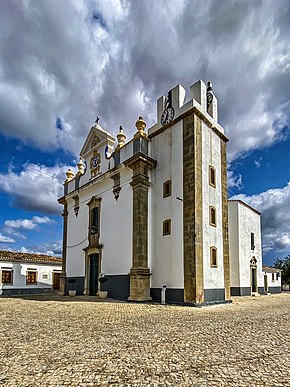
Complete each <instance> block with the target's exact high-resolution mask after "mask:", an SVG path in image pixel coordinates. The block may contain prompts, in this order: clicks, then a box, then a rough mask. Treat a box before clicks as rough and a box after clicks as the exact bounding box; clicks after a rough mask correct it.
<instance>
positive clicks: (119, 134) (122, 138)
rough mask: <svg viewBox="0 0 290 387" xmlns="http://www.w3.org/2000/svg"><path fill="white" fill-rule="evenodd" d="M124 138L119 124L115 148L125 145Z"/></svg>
mask: <svg viewBox="0 0 290 387" xmlns="http://www.w3.org/2000/svg"><path fill="white" fill-rule="evenodd" d="M126 138H127V136H126V135H125V134H124V131H123V126H122V125H120V128H119V133H118V134H117V139H118V145H117V149H120V148H122V146H124V145H125V141H126Z"/></svg>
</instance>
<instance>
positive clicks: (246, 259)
mask: <svg viewBox="0 0 290 387" xmlns="http://www.w3.org/2000/svg"><path fill="white" fill-rule="evenodd" d="M260 216H261V214H260V212H259V211H257V210H256V209H255V208H253V207H251V206H249V205H248V204H246V203H244V202H243V201H241V200H229V250H230V268H231V295H232V296H250V295H257V294H264V292H265V291H264V277H263V273H262V242H261V221H260Z"/></svg>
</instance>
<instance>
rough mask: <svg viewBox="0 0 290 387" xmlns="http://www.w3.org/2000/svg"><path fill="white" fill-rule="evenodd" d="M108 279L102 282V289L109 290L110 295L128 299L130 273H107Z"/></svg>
mask: <svg viewBox="0 0 290 387" xmlns="http://www.w3.org/2000/svg"><path fill="white" fill-rule="evenodd" d="M106 277H107V278H108V281H107V282H105V283H104V284H102V290H107V291H108V297H110V298H114V299H116V300H127V299H128V297H129V295H130V276H129V274H123V275H122V274H120V275H106Z"/></svg>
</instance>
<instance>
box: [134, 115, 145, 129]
mask: <svg viewBox="0 0 290 387" xmlns="http://www.w3.org/2000/svg"><path fill="white" fill-rule="evenodd" d="M135 126H136V128H137V129H138V130H139V131H140V132H143V131H144V130H145V128H146V122H145V121H144V118H143V117H142V116H140V117H139V119H138V120H137V121H136V123H135Z"/></svg>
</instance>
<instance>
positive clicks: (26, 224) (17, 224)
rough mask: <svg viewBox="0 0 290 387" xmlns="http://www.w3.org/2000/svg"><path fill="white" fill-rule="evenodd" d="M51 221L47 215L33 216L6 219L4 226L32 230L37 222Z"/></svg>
mask: <svg viewBox="0 0 290 387" xmlns="http://www.w3.org/2000/svg"><path fill="white" fill-rule="evenodd" d="M51 221H52V220H51V219H49V218H48V217H47V216H34V217H33V218H32V219H14V220H6V221H5V226H6V227H8V228H12V229H19V228H22V229H24V230H34V229H35V228H36V227H37V226H38V225H39V224H44V223H50V222H51Z"/></svg>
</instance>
